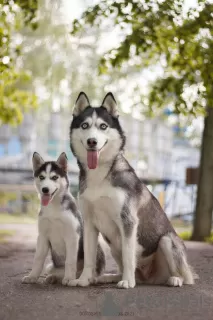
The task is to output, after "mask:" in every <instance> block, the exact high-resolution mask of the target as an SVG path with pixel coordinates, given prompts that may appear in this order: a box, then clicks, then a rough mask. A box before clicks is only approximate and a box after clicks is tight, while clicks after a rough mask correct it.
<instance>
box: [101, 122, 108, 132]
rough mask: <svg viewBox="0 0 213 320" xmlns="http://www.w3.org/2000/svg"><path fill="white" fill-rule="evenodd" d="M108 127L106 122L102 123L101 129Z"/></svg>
mask: <svg viewBox="0 0 213 320" xmlns="http://www.w3.org/2000/svg"><path fill="white" fill-rule="evenodd" d="M107 127H108V126H107V125H106V124H105V123H102V124H101V125H100V129H101V130H106V128H107Z"/></svg>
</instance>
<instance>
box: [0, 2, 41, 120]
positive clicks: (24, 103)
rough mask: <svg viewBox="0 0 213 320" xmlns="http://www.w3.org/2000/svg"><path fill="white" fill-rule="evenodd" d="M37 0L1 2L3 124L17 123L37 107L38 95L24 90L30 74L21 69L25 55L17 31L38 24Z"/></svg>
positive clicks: (0, 108) (0, 116)
mask: <svg viewBox="0 0 213 320" xmlns="http://www.w3.org/2000/svg"><path fill="white" fill-rule="evenodd" d="M36 10H37V1H36V0H28V1H27V0H13V1H11V0H10V1H9V0H3V1H1V3H0V48H1V50H0V123H1V122H2V123H11V124H17V123H20V122H21V120H22V115H23V112H24V111H26V110H28V109H29V108H34V107H36V106H37V101H36V96H35V95H34V94H33V93H32V92H30V91H27V90H24V89H22V86H23V85H24V83H26V82H27V81H28V80H29V78H30V74H29V73H28V72H27V70H24V71H22V70H20V67H18V65H17V59H18V58H19V57H20V55H21V47H20V44H18V41H17V39H18V37H17V33H18V31H19V30H21V28H23V27H24V26H28V25H30V26H32V27H33V28H35V25H36V15H35V14H36Z"/></svg>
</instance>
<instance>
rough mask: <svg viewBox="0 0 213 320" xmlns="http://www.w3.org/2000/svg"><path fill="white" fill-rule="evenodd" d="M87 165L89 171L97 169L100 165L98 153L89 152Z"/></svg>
mask: <svg viewBox="0 0 213 320" xmlns="http://www.w3.org/2000/svg"><path fill="white" fill-rule="evenodd" d="M87 165H88V168H89V169H95V168H96V167H97V165H98V151H87Z"/></svg>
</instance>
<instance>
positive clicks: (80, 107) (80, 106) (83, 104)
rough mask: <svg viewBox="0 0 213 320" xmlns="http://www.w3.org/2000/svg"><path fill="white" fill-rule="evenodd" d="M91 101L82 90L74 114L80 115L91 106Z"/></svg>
mask: <svg viewBox="0 0 213 320" xmlns="http://www.w3.org/2000/svg"><path fill="white" fill-rule="evenodd" d="M89 105H90V102H89V99H88V97H87V95H86V93H84V92H80V93H79V96H78V98H77V100H76V103H75V107H74V110H73V116H74V117H76V116H78V115H79V114H80V113H81V112H83V111H84V110H85V109H86V108H87V107H89Z"/></svg>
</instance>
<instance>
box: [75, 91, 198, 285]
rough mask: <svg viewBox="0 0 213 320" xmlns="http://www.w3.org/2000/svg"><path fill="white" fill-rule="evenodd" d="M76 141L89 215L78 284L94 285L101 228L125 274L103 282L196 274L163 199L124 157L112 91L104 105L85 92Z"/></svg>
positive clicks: (82, 200) (177, 281)
mask: <svg viewBox="0 0 213 320" xmlns="http://www.w3.org/2000/svg"><path fill="white" fill-rule="evenodd" d="M70 145H71V150H72V152H73V154H74V155H75V156H76V158H77V162H78V165H79V168H80V177H79V178H80V196H79V204H80V208H81V212H82V213H83V216H84V237H85V241H84V252H85V260H84V269H83V272H82V274H81V276H80V278H79V279H77V280H76V281H73V282H72V285H79V286H88V285H89V284H90V283H92V282H93V281H94V280H93V278H92V270H93V268H94V262H95V258H96V251H97V239H98V234H99V232H100V233H101V234H102V235H103V237H104V238H105V239H106V241H107V242H108V244H109V246H110V248H111V253H112V256H113V257H114V259H115V260H116V262H117V264H118V266H119V269H120V274H115V275H111V274H109V275H103V276H101V277H99V278H97V279H96V281H98V282H100V283H107V282H108V283H110V282H118V284H117V286H118V288H133V287H134V286H135V282H138V283H141V282H145V283H153V284H168V285H169V286H182V284H193V283H194V279H195V278H196V276H195V274H194V273H193V272H192V269H191V267H190V266H189V264H188V262H187V257H186V252H185V247H184V243H183V242H182V240H181V239H180V238H179V237H178V235H177V234H176V232H175V230H174V229H173V227H172V225H171V224H170V222H169V220H168V218H167V216H166V214H165V213H164V211H163V210H162V208H161V206H160V204H159V202H158V201H157V199H156V198H155V197H154V196H153V195H152V194H151V193H150V192H149V190H148V189H147V187H146V186H145V185H144V184H143V183H142V182H141V181H140V179H139V178H138V177H137V175H136V173H135V171H134V169H133V168H132V167H131V166H130V165H129V163H128V161H127V160H126V159H125V157H124V155H123V150H124V146H125V135H124V132H123V129H122V128H121V125H120V123H119V119H118V110H117V106H116V101H115V99H114V97H113V95H112V93H108V94H107V95H106V96H105V98H104V100H103V102H102V105H101V106H100V107H97V108H94V107H92V106H91V105H90V102H89V99H88V97H87V96H86V94H85V93H83V92H81V93H80V94H79V97H78V99H77V101H76V105H75V108H74V111H73V120H72V123H71V127H70Z"/></svg>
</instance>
